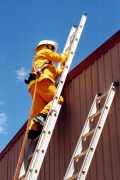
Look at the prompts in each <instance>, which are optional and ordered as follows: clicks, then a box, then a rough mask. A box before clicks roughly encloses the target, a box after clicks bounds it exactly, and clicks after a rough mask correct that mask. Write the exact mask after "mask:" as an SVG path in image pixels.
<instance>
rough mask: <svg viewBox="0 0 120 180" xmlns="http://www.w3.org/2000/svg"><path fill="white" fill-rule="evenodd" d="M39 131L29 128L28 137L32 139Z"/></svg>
mask: <svg viewBox="0 0 120 180" xmlns="http://www.w3.org/2000/svg"><path fill="white" fill-rule="evenodd" d="M40 133H41V131H34V130H32V129H31V130H29V132H28V139H31V140H34V139H36V138H37V137H38V136H39V135H40Z"/></svg>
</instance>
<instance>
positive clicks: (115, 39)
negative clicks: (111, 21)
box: [67, 30, 120, 81]
mask: <svg viewBox="0 0 120 180" xmlns="http://www.w3.org/2000/svg"><path fill="white" fill-rule="evenodd" d="M119 42H120V30H119V31H118V32H116V33H115V34H114V35H113V36H112V37H110V38H109V39H108V40H107V41H106V42H105V43H103V44H102V45H101V46H100V47H98V48H97V49H96V50H95V51H94V52H93V53H91V54H90V55H89V56H88V57H87V58H85V59H84V61H82V62H81V63H80V64H78V65H77V66H76V67H75V68H74V69H73V70H72V71H71V72H70V73H69V74H68V77H67V81H70V80H72V79H73V78H75V77H76V76H78V75H79V74H80V73H81V72H82V71H83V70H85V69H86V68H88V67H89V66H90V65H91V64H93V63H94V62H95V61H97V60H98V59H99V57H100V56H102V55H103V54H105V53H106V52H107V51H108V50H109V49H111V48H112V47H113V46H115V44H117V43H119Z"/></svg>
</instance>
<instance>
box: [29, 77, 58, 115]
mask: <svg viewBox="0 0 120 180" xmlns="http://www.w3.org/2000/svg"><path fill="white" fill-rule="evenodd" d="M36 83H37V84H36V92H34V90H35V83H33V84H32V86H31V87H30V89H29V92H30V94H31V96H32V98H33V96H34V93H35V99H34V104H33V107H32V114H31V117H34V116H36V115H38V114H39V113H43V114H48V112H49V109H50V107H51V103H52V100H53V97H54V95H55V93H56V87H55V84H54V83H53V82H52V81H51V80H50V79H43V80H42V81H40V82H39V81H37V82H36Z"/></svg>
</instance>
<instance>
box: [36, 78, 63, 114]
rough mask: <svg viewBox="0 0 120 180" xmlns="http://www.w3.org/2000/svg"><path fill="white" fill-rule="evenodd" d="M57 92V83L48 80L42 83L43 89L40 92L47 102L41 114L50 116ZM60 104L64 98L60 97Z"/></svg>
mask: <svg viewBox="0 0 120 180" xmlns="http://www.w3.org/2000/svg"><path fill="white" fill-rule="evenodd" d="M56 91H57V88H56V86H55V83H53V82H52V81H50V80H48V79H46V80H44V81H43V82H41V88H40V90H39V94H40V96H41V97H42V98H43V99H44V101H45V102H46V105H45V106H44V108H43V109H42V110H41V112H40V113H41V114H46V115H47V114H48V112H49V110H50V109H51V105H52V101H53V97H54V96H55V94H56ZM59 103H60V104H61V103H63V97H62V96H60V98H59Z"/></svg>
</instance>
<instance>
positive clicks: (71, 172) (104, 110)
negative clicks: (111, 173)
mask: <svg viewBox="0 0 120 180" xmlns="http://www.w3.org/2000/svg"><path fill="white" fill-rule="evenodd" d="M117 86H119V82H113V83H112V84H111V87H110V89H109V90H108V91H107V92H106V93H105V94H103V95H100V94H98V95H96V96H95V98H94V101H93V104H92V106H91V109H90V111H89V114H88V116H87V119H86V122H85V125H84V127H83V130H82V133H81V135H80V137H79V140H78V142H77V145H76V148H75V150H74V153H73V155H72V158H71V161H70V164H69V166H68V168H67V171H66V174H65V176H64V180H74V179H75V180H85V179H86V176H87V173H88V170H89V167H90V164H91V161H92V158H93V155H94V153H95V150H96V147H97V144H98V141H99V139H100V135H101V133H102V130H103V127H104V124H105V122H106V120H107V116H108V113H109V111H110V107H111V104H112V102H113V99H114V96H115V93H116V87H117ZM101 106H102V107H101ZM93 123H95V124H94V126H95V127H94V128H93V127H92V126H93ZM88 139H89V143H88V144H87V148H86V147H85V143H86V142H87V140H88ZM78 163H79V165H78V166H79V167H78V170H77V172H76V167H77V164H78Z"/></svg>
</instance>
